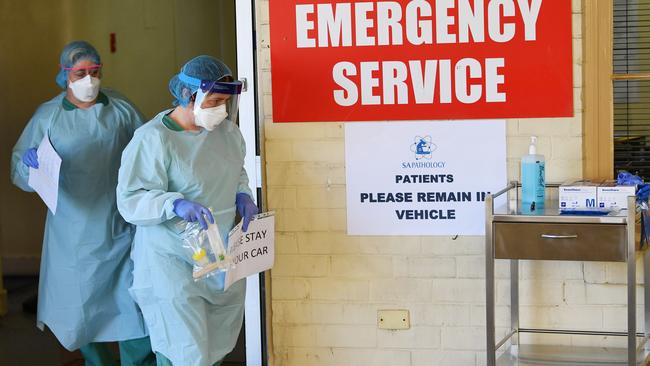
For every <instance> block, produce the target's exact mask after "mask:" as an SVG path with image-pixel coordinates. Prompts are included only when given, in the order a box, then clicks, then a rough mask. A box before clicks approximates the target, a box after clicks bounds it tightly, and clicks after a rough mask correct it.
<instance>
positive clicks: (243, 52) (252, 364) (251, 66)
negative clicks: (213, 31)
mask: <svg viewBox="0 0 650 366" xmlns="http://www.w3.org/2000/svg"><path fill="white" fill-rule="evenodd" d="M254 11H255V10H254V9H253V0H235V14H236V23H237V26H236V29H237V74H238V78H240V79H241V78H245V79H246V80H247V84H248V89H247V91H246V92H244V93H242V94H241V97H240V102H239V129H240V130H241V133H242V135H243V136H244V141H246V159H245V163H244V167H245V168H246V172H247V173H248V178H249V186H250V189H251V191H252V192H253V196H254V197H253V199H254V200H255V201H256V203H257V194H256V192H257V188H261V187H262V184H261V183H262V177H261V171H260V170H259V164H258V162H259V157H258V156H257V154H256V150H257V149H256V146H255V144H256V140H257V139H256V135H257V130H256V124H255V118H256V113H255V108H256V105H255V100H256V98H257V94H256V93H257V90H255V45H254V41H255V40H254V39H253V34H254V31H255V24H254V23H253V22H254ZM258 206H259V204H258ZM260 293H261V292H260V276H259V275H254V276H250V277H248V278H246V303H245V310H244V317H245V319H246V320H245V322H244V325H245V330H246V366H263V365H265V364H266V362H264V363H263V359H266V355H264V354H263V348H262V341H263V340H262V334H263V333H262V327H264V326H265V324H264V319H262V306H263V305H264V304H262V299H261V295H260Z"/></svg>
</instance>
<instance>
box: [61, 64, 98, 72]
mask: <svg viewBox="0 0 650 366" xmlns="http://www.w3.org/2000/svg"><path fill="white" fill-rule="evenodd" d="M59 66H60V67H61V68H62V69H63V70H66V71H74V70H97V69H101V68H102V66H103V65H102V64H95V65H92V66H88V67H82V66H79V67H65V66H64V65H59Z"/></svg>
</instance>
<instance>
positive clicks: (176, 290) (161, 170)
mask: <svg viewBox="0 0 650 366" xmlns="http://www.w3.org/2000/svg"><path fill="white" fill-rule="evenodd" d="M241 88H242V85H241V83H240V82H237V81H234V79H233V76H232V73H231V72H230V69H228V67H227V66H226V65H225V64H224V63H223V62H221V61H219V60H217V59H215V58H213V57H210V56H198V57H195V58H194V59H192V60H190V61H189V62H187V63H186V64H185V65H184V66H183V67H182V68H181V72H180V73H179V74H178V75H176V76H174V77H173V78H172V79H171V80H170V82H169V89H170V91H171V93H172V95H173V96H174V97H175V99H176V101H175V105H176V107H175V108H173V109H170V110H165V111H163V112H161V113H160V114H158V115H157V116H156V117H154V119H153V120H151V121H150V122H148V123H146V124H145V125H144V126H143V127H141V128H139V129H138V130H137V131H136V133H135V136H134V137H133V140H132V141H131V142H130V143H129V145H128V146H127V148H126V149H125V150H124V154H123V155H122V166H121V167H120V174H119V183H118V186H117V204H118V208H119V210H120V212H121V213H122V215H123V216H124V218H125V219H126V220H127V221H128V222H131V223H133V224H136V225H137V231H136V235H135V241H134V248H133V252H132V254H131V256H132V258H133V262H134V265H135V269H134V281H133V286H132V287H131V294H132V295H133V297H134V298H135V299H136V301H137V303H138V305H140V308H141V309H142V313H143V314H144V319H145V322H146V324H147V327H148V328H149V334H150V336H151V345H152V348H153V350H154V351H156V356H157V360H158V365H174V366H210V365H219V364H220V363H221V361H222V360H223V358H224V356H226V355H227V354H228V353H229V352H230V351H231V350H232V349H233V348H234V346H235V343H236V341H237V336H238V335H239V331H240V329H241V325H242V319H243V315H244V293H245V286H246V284H245V281H243V280H242V281H238V282H236V283H235V284H233V285H232V286H231V287H229V288H228V290H226V291H224V274H223V273H221V274H219V275H217V276H213V277H209V278H207V279H204V280H199V281H198V282H195V281H194V279H193V278H192V267H193V265H192V259H191V257H190V255H189V254H188V253H187V252H186V251H185V250H186V249H184V248H183V247H182V245H183V244H182V241H181V238H180V236H179V234H180V230H179V227H180V226H181V225H177V224H178V223H179V222H181V223H182V221H183V220H184V221H188V222H195V221H199V223H200V225H201V226H202V227H203V228H206V227H207V225H206V224H207V223H208V222H209V223H213V222H216V223H217V225H218V227H219V230H220V233H221V235H222V238H223V239H224V242H227V241H226V236H227V234H228V232H229V231H230V229H232V228H233V226H234V224H235V216H236V211H237V212H239V214H240V216H241V217H243V228H244V230H246V228H247V226H248V223H249V221H250V220H251V218H252V216H253V215H254V214H256V213H257V207H256V206H255V204H254V203H253V201H252V199H251V191H250V189H249V188H248V176H247V174H246V170H244V154H245V146H244V139H243V137H242V135H241V132H240V131H239V128H238V127H237V125H236V124H235V121H236V113H237V108H238V99H239V94H240V92H241ZM208 208H210V209H211V210H212V212H213V213H214V215H212V214H211V211H210V210H209V209H208Z"/></svg>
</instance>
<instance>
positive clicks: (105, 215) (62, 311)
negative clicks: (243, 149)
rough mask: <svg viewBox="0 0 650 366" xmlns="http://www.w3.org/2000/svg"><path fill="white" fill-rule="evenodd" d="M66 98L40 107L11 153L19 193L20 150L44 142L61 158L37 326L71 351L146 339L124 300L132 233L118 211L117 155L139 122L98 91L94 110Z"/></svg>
mask: <svg viewBox="0 0 650 366" xmlns="http://www.w3.org/2000/svg"><path fill="white" fill-rule="evenodd" d="M64 95H65V94H64V93H61V94H59V95H58V96H56V97H55V98H54V99H52V100H50V101H48V102H46V103H44V104H42V105H41V106H40V107H39V108H38V109H37V111H36V113H35V114H34V116H33V117H32V119H31V120H30V121H29V123H28V124H27V127H26V128H25V130H24V131H23V133H22V135H21V136H20V138H19V140H18V142H17V143H16V146H15V147H14V149H13V153H12V159H11V179H12V181H13V183H14V184H15V185H17V186H18V187H19V188H21V189H22V190H24V191H28V192H33V189H32V188H31V187H30V186H29V185H28V178H29V169H28V167H27V166H26V165H24V164H23V162H22V161H21V157H22V155H23V154H24V153H25V151H26V150H27V149H29V148H32V147H38V146H39V144H40V143H41V141H42V139H43V137H44V136H48V137H49V139H50V141H51V143H52V145H53V146H54V149H55V150H56V152H57V153H58V154H59V156H61V159H62V163H61V170H60V177H59V191H58V194H59V196H58V204H57V211H56V215H55V214H52V212H51V211H49V210H48V213H47V219H46V221H45V237H44V240H43V251H42V256H41V271H40V282H39V289H38V314H37V322H38V326H39V327H40V328H41V329H43V325H47V326H48V328H50V329H51V330H52V332H53V333H54V335H55V336H56V338H57V339H58V340H59V342H61V344H62V345H63V346H64V347H65V348H67V349H69V350H74V349H77V348H79V347H81V346H84V345H86V344H88V343H90V342H108V341H123V340H129V339H134V338H142V337H145V336H146V335H147V332H146V327H145V325H144V321H143V318H142V314H141V312H140V310H139V309H138V307H137V305H136V303H135V302H134V301H133V299H132V298H131V297H130V296H129V293H128V288H129V286H130V285H131V282H132V270H133V263H132V262H131V260H130V258H129V254H130V249H131V243H132V241H133V235H134V231H135V230H134V228H133V226H132V225H129V224H128V223H126V222H125V221H124V219H123V218H122V217H121V216H120V214H119V212H118V211H117V205H116V200H115V187H116V186H117V173H118V169H119V162H120V156H121V154H122V150H123V149H124V147H125V146H126V144H127V143H128V142H129V141H130V140H131V137H132V136H133V133H134V131H135V129H136V128H137V127H139V126H140V125H142V117H141V115H140V114H139V112H137V110H136V109H135V108H134V107H133V106H132V105H131V104H130V103H129V102H127V101H126V100H125V99H123V97H121V96H119V95H118V94H116V93H114V92H111V91H109V90H104V89H102V92H101V93H100V94H99V97H98V99H97V104H95V105H94V106H92V107H90V108H88V109H79V108H76V107H75V106H74V105H73V104H71V103H70V102H68V101H67V100H65V99H64Z"/></svg>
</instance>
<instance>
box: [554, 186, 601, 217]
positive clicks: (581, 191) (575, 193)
mask: <svg viewBox="0 0 650 366" xmlns="http://www.w3.org/2000/svg"><path fill="white" fill-rule="evenodd" d="M598 185H599V184H598V183H594V182H592V181H588V180H577V181H572V182H567V183H564V184H562V185H560V187H559V189H558V191H559V200H560V209H561V210H572V209H596V208H597V207H598V206H597V201H598Z"/></svg>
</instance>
